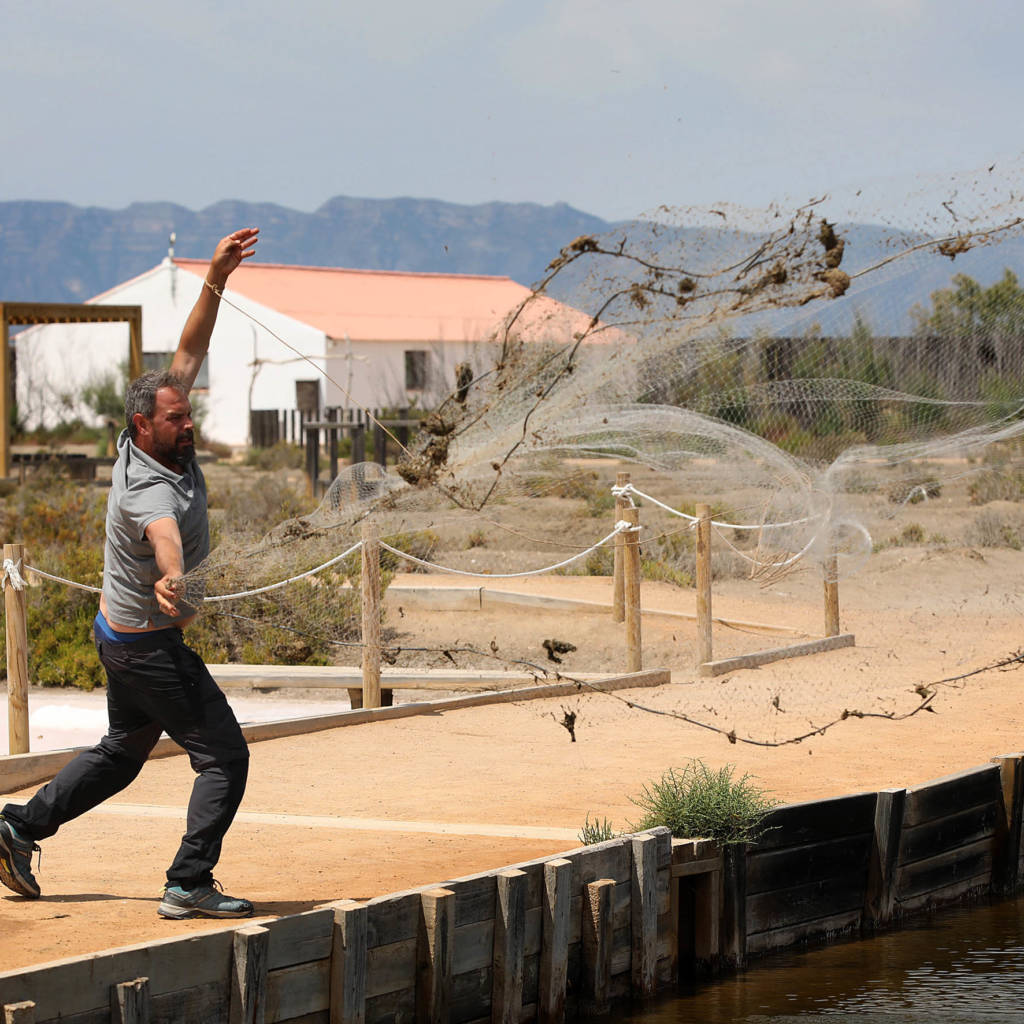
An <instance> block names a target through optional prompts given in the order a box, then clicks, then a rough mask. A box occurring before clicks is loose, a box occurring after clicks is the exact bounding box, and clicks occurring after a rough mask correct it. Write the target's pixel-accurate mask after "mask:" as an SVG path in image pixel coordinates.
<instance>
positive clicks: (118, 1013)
mask: <svg viewBox="0 0 1024 1024" xmlns="http://www.w3.org/2000/svg"><path fill="white" fill-rule="evenodd" d="M149 1016H150V1005H149V978H136V979H135V980H134V981H123V982H121V984H120V985H113V986H111V989H110V1020H111V1024H149Z"/></svg>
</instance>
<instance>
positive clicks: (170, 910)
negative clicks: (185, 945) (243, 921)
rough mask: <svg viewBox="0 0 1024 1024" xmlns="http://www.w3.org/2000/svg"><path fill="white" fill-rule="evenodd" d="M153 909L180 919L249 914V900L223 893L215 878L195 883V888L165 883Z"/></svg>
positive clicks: (246, 915)
mask: <svg viewBox="0 0 1024 1024" xmlns="http://www.w3.org/2000/svg"><path fill="white" fill-rule="evenodd" d="M156 912H157V913H158V914H159V915H160V916H161V917H171V918H174V919H175V920H179V921H180V920H182V919H183V918H186V917H251V916H252V904H251V903H250V902H249V901H248V900H241V899H236V898H235V897H234V896H226V895H225V894H224V890H223V889H222V888H221V885H220V882H218V881H216V880H214V881H213V882H212V883H211V884H210V885H197V886H196V887H195V888H194V889H182V887H181V886H180V885H168V886H166V887H165V888H164V898H163V900H161V902H160V906H159V907H157V908H156Z"/></svg>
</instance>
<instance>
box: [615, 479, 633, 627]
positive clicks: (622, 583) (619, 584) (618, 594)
mask: <svg viewBox="0 0 1024 1024" xmlns="http://www.w3.org/2000/svg"><path fill="white" fill-rule="evenodd" d="M628 483H629V474H628V473H616V474H615V486H616V487H625V486H626V484H628ZM631 504H632V502H631V501H630V499H629V498H627V497H626V496H625V495H616V497H615V522H616V523H619V522H621V521H622V519H623V513H624V512H625V511H626V509H627V508H629V506H630V505H631ZM625 544H626V537H625V535H624V534H621V533H617V534H615V542H614V546H613V548H612V550H613V552H614V560H613V562H612V566H613V567H612V622H625V621H626V578H625V576H624V575H623V569H622V553H623V550H624V548H625Z"/></svg>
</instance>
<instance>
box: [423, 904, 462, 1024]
mask: <svg viewBox="0 0 1024 1024" xmlns="http://www.w3.org/2000/svg"><path fill="white" fill-rule="evenodd" d="M421 905H422V916H421V919H420V937H419V942H418V944H417V954H416V955H417V972H416V1020H417V1021H418V1022H420V1024H448V1014H449V1008H450V1006H451V998H452V977H453V960H454V956H455V893H453V892H452V891H451V890H450V889H431V890H430V891H429V892H425V893H423V895H422V897H421Z"/></svg>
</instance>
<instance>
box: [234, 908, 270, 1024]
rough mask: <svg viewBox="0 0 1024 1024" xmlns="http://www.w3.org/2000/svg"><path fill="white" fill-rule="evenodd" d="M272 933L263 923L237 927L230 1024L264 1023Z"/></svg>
mask: <svg viewBox="0 0 1024 1024" xmlns="http://www.w3.org/2000/svg"><path fill="white" fill-rule="evenodd" d="M269 950H270V932H269V931H268V930H267V929H266V928H264V927H263V926H262V925H258V924H250V925H245V926H243V927H241V928H236V929H235V934H234V956H233V957H232V964H231V1008H230V1021H231V1024H263V1022H264V1021H265V1020H266V1014H267V954H268V952H269Z"/></svg>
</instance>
